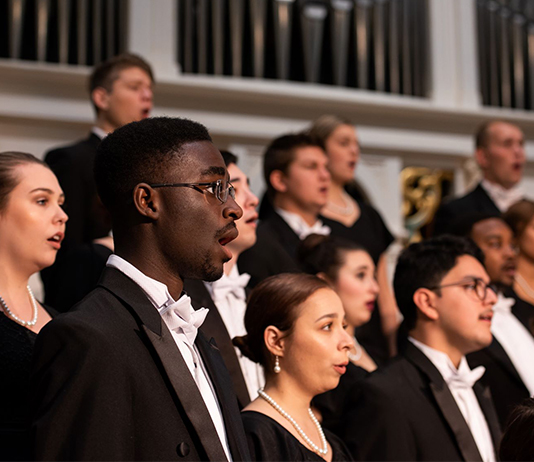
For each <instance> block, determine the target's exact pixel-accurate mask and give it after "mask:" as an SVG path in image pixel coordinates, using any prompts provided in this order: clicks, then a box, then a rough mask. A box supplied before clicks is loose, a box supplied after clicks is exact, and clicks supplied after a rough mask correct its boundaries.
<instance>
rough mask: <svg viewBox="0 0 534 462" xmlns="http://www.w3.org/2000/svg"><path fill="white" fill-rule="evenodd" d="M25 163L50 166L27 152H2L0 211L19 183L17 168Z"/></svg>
mask: <svg viewBox="0 0 534 462" xmlns="http://www.w3.org/2000/svg"><path fill="white" fill-rule="evenodd" d="M24 164H38V165H42V166H43V167H46V168H48V169H49V168H50V167H48V165H46V164H45V163H44V162H43V161H42V160H40V159H37V157H35V156H32V155H31V154H27V153H25V152H15V151H9V152H0V212H2V211H3V210H4V209H5V207H6V205H7V202H8V200H9V194H11V191H13V189H14V188H15V187H16V186H17V185H18V184H19V180H20V179H19V178H18V177H17V174H16V173H15V169H16V168H17V167H18V166H19V165H24Z"/></svg>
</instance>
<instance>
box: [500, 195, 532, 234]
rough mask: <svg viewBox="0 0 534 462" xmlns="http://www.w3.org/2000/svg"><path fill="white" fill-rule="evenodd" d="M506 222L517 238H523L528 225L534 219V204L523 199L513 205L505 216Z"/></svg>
mask: <svg viewBox="0 0 534 462" xmlns="http://www.w3.org/2000/svg"><path fill="white" fill-rule="evenodd" d="M503 218H504V221H506V223H508V226H510V228H512V231H513V232H514V235H515V237H517V238H519V237H521V234H523V231H525V228H526V227H527V225H528V224H529V223H530V222H531V221H532V219H533V218H534V202H532V201H529V200H528V199H522V200H520V201H519V202H516V203H515V204H514V205H512V206H511V207H510V208H509V209H508V210H507V212H506V213H505V214H504V216H503Z"/></svg>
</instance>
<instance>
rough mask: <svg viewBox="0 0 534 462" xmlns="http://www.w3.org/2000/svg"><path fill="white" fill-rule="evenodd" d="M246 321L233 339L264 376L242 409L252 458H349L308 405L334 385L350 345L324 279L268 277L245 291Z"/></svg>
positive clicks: (335, 300)
mask: <svg viewBox="0 0 534 462" xmlns="http://www.w3.org/2000/svg"><path fill="white" fill-rule="evenodd" d="M245 327H246V329H247V335H246V336H245V337H239V338H236V339H234V343H235V344H236V345H237V346H238V347H239V348H240V349H241V351H242V352H243V354H245V355H246V356H247V357H249V358H250V359H252V360H253V361H256V362H259V363H260V364H261V365H262V366H263V367H264V370H265V380H266V383H265V387H264V388H263V389H260V390H258V397H257V398H256V399H255V400H254V401H252V402H251V403H250V404H249V405H248V406H247V407H246V408H245V409H244V410H243V414H242V416H243V423H244V426H245V432H246V434H247V438H248V441H249V446H250V449H251V454H252V458H253V460H258V461H267V460H292V461H300V460H315V461H323V460H326V461H327V462H331V461H343V460H352V458H351V455H350V454H349V452H348V450H347V449H346V447H345V446H344V444H343V443H342V442H341V441H340V440H339V439H338V438H337V437H336V436H334V435H333V434H332V433H329V432H328V431H327V430H323V429H322V427H321V424H320V423H319V418H318V417H319V416H318V415H316V412H314V411H313V410H312V409H311V401H312V399H313V398H314V396H316V395H318V394H320V393H324V392H326V391H328V390H331V389H333V388H335V387H336V386H337V384H338V383H339V379H340V377H341V376H342V375H343V374H344V373H345V371H346V367H347V365H348V362H349V360H348V353H349V350H350V348H351V345H352V339H351V337H350V335H349V334H347V332H346V331H345V327H346V324H345V314H344V311H343V305H342V303H341V300H340V299H339V297H338V296H337V295H336V293H335V292H334V291H333V290H332V289H331V288H330V286H329V285H328V283H326V282H325V281H323V280H321V279H319V278H317V277H316V276H312V275H306V274H279V275H276V276H272V277H270V278H267V279H265V280H264V281H262V282H261V283H260V284H259V285H258V286H257V287H256V288H255V289H254V290H253V291H252V293H251V295H250V298H249V302H248V306H247V311H246V314H245Z"/></svg>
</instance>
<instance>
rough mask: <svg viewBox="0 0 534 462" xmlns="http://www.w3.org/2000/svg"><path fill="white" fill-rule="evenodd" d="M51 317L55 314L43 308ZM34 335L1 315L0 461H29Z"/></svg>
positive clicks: (30, 453)
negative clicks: (30, 386) (30, 385)
mask: <svg viewBox="0 0 534 462" xmlns="http://www.w3.org/2000/svg"><path fill="white" fill-rule="evenodd" d="M45 309H46V311H47V312H48V314H49V315H50V316H51V317H54V315H56V314H57V313H56V312H55V311H54V310H52V309H50V308H47V307H45ZM36 338H37V334H36V333H34V332H32V331H31V330H29V329H26V328H25V327H22V326H21V325H20V324H17V323H16V322H15V321H13V320H12V319H11V318H9V317H8V316H6V315H5V314H4V313H2V312H0V373H1V378H0V399H1V400H2V401H1V404H0V460H31V459H32V451H31V447H30V442H29V433H28V426H29V413H30V402H31V396H30V394H29V381H30V372H31V365H32V354H33V346H34V344H35V339H36Z"/></svg>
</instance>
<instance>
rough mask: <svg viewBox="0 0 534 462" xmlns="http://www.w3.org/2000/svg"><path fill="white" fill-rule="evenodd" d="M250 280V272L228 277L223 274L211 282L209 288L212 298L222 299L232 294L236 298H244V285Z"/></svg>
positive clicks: (215, 299)
mask: <svg viewBox="0 0 534 462" xmlns="http://www.w3.org/2000/svg"><path fill="white" fill-rule="evenodd" d="M249 280H250V274H247V273H243V274H241V275H239V276H236V277H229V276H226V275H224V276H223V277H222V278H221V279H219V280H218V281H213V282H212V283H211V289H212V291H213V300H214V301H215V302H216V301H217V300H222V299H224V298H226V297H227V296H228V294H233V295H234V296H235V297H236V298H239V299H242V300H245V298H246V297H245V287H246V286H247V284H248V281H249Z"/></svg>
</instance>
